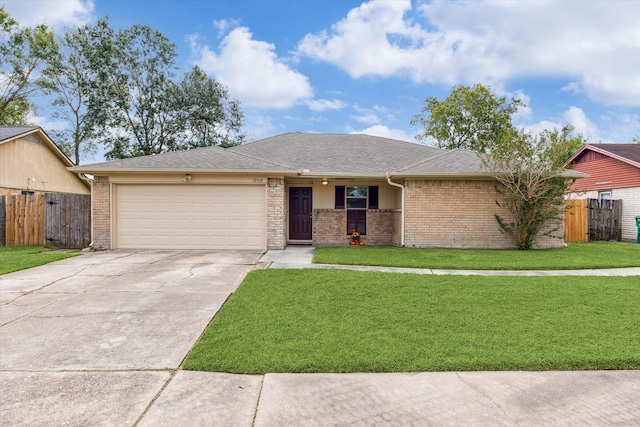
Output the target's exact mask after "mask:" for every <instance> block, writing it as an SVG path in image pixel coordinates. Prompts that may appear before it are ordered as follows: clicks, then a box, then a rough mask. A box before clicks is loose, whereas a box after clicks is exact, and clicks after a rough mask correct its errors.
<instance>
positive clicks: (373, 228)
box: [313, 209, 399, 244]
mask: <svg viewBox="0 0 640 427" xmlns="http://www.w3.org/2000/svg"><path fill="white" fill-rule="evenodd" d="M394 214H395V213H394V211H393V210H392V209H371V210H367V234H366V235H365V236H362V240H363V241H364V242H365V243H372V244H373V243H375V244H382V243H385V244H391V243H392V242H393V236H394V232H395V224H394ZM398 236H399V234H398ZM349 240H350V238H349V235H348V234H347V210H346V209H314V210H313V241H314V242H317V243H347V242H349Z"/></svg>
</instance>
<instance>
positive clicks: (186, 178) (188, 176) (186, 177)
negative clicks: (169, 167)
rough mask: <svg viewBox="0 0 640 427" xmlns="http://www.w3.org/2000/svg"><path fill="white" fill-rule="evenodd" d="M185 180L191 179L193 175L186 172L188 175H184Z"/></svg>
mask: <svg viewBox="0 0 640 427" xmlns="http://www.w3.org/2000/svg"><path fill="white" fill-rule="evenodd" d="M183 181H184V182H187V181H191V175H190V174H186V175H185V176H184V179H183Z"/></svg>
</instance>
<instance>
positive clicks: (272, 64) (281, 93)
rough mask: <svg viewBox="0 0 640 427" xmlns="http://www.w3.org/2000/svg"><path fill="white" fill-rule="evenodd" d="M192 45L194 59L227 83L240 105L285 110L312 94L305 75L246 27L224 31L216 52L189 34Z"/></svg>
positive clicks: (204, 68)
mask: <svg viewBox="0 0 640 427" xmlns="http://www.w3.org/2000/svg"><path fill="white" fill-rule="evenodd" d="M191 48H192V50H193V51H194V53H195V55H196V60H195V62H196V63H197V64H198V65H199V66H200V67H201V68H202V69H203V70H205V71H206V72H207V73H210V74H213V75H215V77H216V79H217V80H219V81H220V82H222V83H224V84H225V85H227V86H228V87H229V91H230V92H231V94H232V96H233V97H235V98H237V99H239V100H240V101H241V102H242V105H243V106H248V107H260V108H265V107H266V108H279V109H284V108H290V107H292V106H294V105H295V104H297V103H300V102H302V101H304V100H306V99H309V98H311V97H312V96H313V89H312V87H311V85H310V83H309V80H308V78H307V77H306V76H304V75H303V74H301V73H299V72H298V71H296V70H293V69H291V68H290V67H289V66H288V65H286V64H285V63H284V61H282V60H281V59H280V58H278V56H277V55H276V53H275V46H274V45H273V44H270V43H267V42H264V41H259V40H253V38H252V34H251V32H250V31H249V29H248V28H246V27H239V28H236V29H234V30H233V31H231V32H230V33H229V34H227V36H226V37H225V38H224V39H223V40H222V42H221V43H220V46H219V49H218V50H219V53H216V52H214V51H212V50H211V49H210V48H209V47H208V46H201V45H199V44H198V42H197V37H191Z"/></svg>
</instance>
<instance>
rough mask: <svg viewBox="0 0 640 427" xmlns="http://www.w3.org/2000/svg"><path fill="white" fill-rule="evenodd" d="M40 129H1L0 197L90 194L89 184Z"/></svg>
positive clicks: (3, 127)
mask: <svg viewBox="0 0 640 427" xmlns="http://www.w3.org/2000/svg"><path fill="white" fill-rule="evenodd" d="M70 166H73V162H72V161H71V160H70V159H69V158H68V157H67V156H66V155H65V154H64V153H63V152H62V151H61V150H60V149H59V148H58V147H57V146H56V145H55V144H54V143H53V141H52V140H51V139H50V138H49V137H48V136H47V134H46V133H45V132H44V131H43V130H42V129H41V128H39V127H5V126H0V196H2V195H15V194H41V193H45V192H47V193H71V194H91V185H90V183H89V181H88V180H87V179H86V178H84V177H81V176H80V174H78V173H74V172H70V171H69V170H67V168H68V167H70Z"/></svg>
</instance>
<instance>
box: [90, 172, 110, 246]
mask: <svg viewBox="0 0 640 427" xmlns="http://www.w3.org/2000/svg"><path fill="white" fill-rule="evenodd" d="M92 197H93V212H92V215H93V230H92V233H93V235H92V240H93V247H94V248H95V249H110V248H111V185H110V182H109V177H106V176H94V177H93V194H92Z"/></svg>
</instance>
